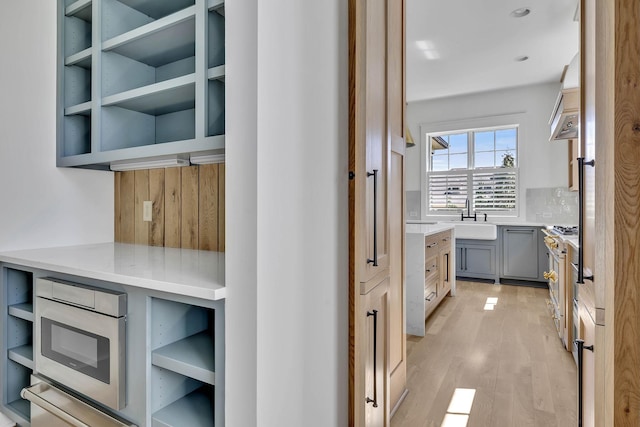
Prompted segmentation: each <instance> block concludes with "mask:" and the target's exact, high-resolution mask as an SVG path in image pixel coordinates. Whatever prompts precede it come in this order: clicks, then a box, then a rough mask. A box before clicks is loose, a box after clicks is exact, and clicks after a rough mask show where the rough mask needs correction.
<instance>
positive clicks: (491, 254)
mask: <svg viewBox="0 0 640 427" xmlns="http://www.w3.org/2000/svg"><path fill="white" fill-rule="evenodd" d="M546 264H547V257H546V247H545V245H544V242H543V240H542V234H541V231H540V227H537V226H499V227H498V238H497V239H496V240H466V239H459V240H456V275H457V276H459V277H462V278H471V279H486V280H493V281H495V282H496V283H499V282H500V279H512V280H526V281H537V282H544V281H545V279H544V277H543V276H542V274H543V272H544V269H545V268H546Z"/></svg>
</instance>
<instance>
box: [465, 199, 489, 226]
mask: <svg viewBox="0 0 640 427" xmlns="http://www.w3.org/2000/svg"><path fill="white" fill-rule="evenodd" d="M464 208H465V209H466V210H467V215H466V216H465V214H464V211H462V212H461V213H460V221H464V219H465V218H469V219H471V218H473V220H474V221H478V213H477V212H476V211H473V215H471V203H469V198H468V197H467V200H466V201H465V203H464ZM484 222H487V214H486V213H485V214H484Z"/></svg>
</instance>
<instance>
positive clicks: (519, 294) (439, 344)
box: [391, 281, 576, 427]
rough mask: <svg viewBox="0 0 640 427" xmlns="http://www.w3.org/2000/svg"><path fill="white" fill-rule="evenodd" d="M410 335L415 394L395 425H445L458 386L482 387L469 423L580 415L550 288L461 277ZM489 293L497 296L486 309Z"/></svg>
mask: <svg viewBox="0 0 640 427" xmlns="http://www.w3.org/2000/svg"><path fill="white" fill-rule="evenodd" d="M457 286H458V293H457V296H456V297H448V298H446V299H445V300H444V301H443V303H442V304H441V305H440V306H439V307H438V308H437V309H436V310H435V311H434V313H433V314H432V315H431V316H430V317H429V319H427V321H426V335H425V336H424V337H414V336H408V337H407V360H408V365H407V378H408V385H407V387H408V389H409V394H408V395H407V398H406V399H405V401H404V403H403V404H402V405H401V406H400V408H399V409H398V411H397V412H396V414H395V416H394V417H393V419H392V420H391V426H392V427H405V426H406V427H414V426H440V424H441V423H442V420H443V419H444V417H445V415H446V413H447V409H448V407H449V403H450V400H451V397H452V395H453V393H454V391H455V389H456V388H472V389H475V390H476V391H475V397H474V402H473V406H472V407H471V412H470V414H469V421H468V424H467V427H485V426H500V427H502V426H505V427H508V426H518V427H520V426H535V427H549V426H558V427H560V426H562V427H564V426H570V425H575V423H576V408H575V406H576V380H575V379H576V368H575V363H574V361H573V358H572V356H571V353H569V352H567V351H566V350H565V349H564V348H563V347H562V343H561V342H560V340H559V339H558V335H557V333H556V330H555V327H554V324H553V321H552V319H551V315H550V314H549V312H548V310H547V307H546V302H545V298H548V295H549V294H548V290H546V289H538V288H528V287H522V286H508V285H499V286H496V285H490V284H484V283H472V282H462V281H459V282H458V283H457ZM487 298H497V299H498V301H497V303H496V305H495V307H494V310H485V309H484V308H485V303H486V302H487Z"/></svg>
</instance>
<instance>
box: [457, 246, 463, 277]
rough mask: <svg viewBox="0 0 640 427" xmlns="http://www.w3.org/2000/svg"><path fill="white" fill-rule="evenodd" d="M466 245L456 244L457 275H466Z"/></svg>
mask: <svg viewBox="0 0 640 427" xmlns="http://www.w3.org/2000/svg"><path fill="white" fill-rule="evenodd" d="M464 249H465V248H464V246H461V245H456V275H458V276H463V275H464Z"/></svg>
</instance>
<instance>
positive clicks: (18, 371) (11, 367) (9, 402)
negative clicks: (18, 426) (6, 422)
mask: <svg viewBox="0 0 640 427" xmlns="http://www.w3.org/2000/svg"><path fill="white" fill-rule="evenodd" d="M31 372H32V371H31V369H29V368H27V367H25V366H23V365H21V364H19V363H16V362H14V361H13V360H7V377H6V380H5V381H6V383H5V387H6V388H5V393H6V394H5V402H3V403H4V404H5V405H6V406H8V407H9V408H10V409H11V410H12V411H14V412H15V413H16V414H18V415H20V416H21V417H23V418H24V419H26V420H29V419H30V418H31V406H30V405H29V401H28V400H25V399H23V398H22V397H20V391H21V390H22V389H23V388H24V387H27V386H29V384H30V381H31Z"/></svg>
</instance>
